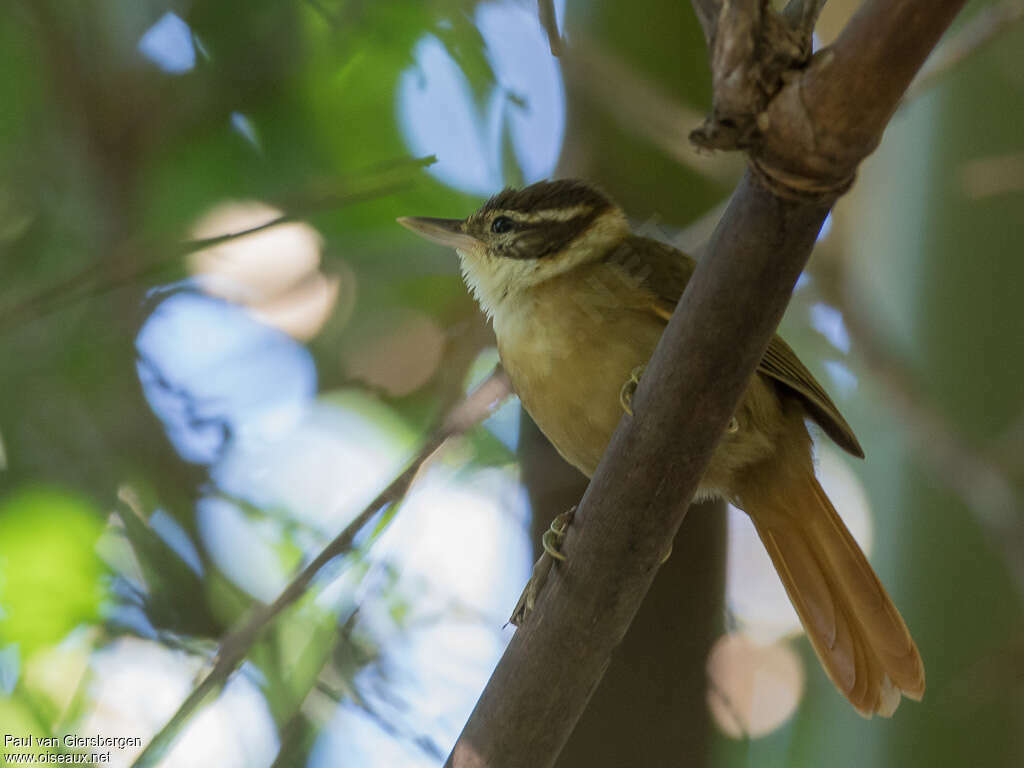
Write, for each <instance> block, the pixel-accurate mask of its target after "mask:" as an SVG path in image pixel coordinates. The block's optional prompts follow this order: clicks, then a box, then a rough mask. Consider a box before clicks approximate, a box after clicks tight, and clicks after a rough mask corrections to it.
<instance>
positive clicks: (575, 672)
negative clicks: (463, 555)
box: [447, 0, 964, 768]
mask: <svg viewBox="0 0 1024 768" xmlns="http://www.w3.org/2000/svg"><path fill="white" fill-rule="evenodd" d="M963 2H964V0H866V2H865V3H864V5H862V6H861V9H860V11H859V12H858V13H857V14H856V15H855V16H854V17H853V19H851V21H850V22H849V24H848V26H847V27H846V29H845V30H844V32H843V33H842V34H841V35H840V37H839V39H838V40H837V42H836V44H835V45H834V46H833V47H832V48H830V49H828V50H827V51H825V52H823V53H822V54H819V55H818V56H816V57H815V58H814V59H813V60H812V62H811V64H810V66H807V67H806V68H804V69H798V70H795V71H786V72H779V73H778V78H779V82H781V83H782V87H781V89H780V90H779V91H778V94H777V96H776V97H774V98H772V99H770V100H769V102H768V104H767V107H766V108H765V109H764V112H763V113H764V114H767V115H769V116H770V119H769V120H768V121H767V122H766V121H765V120H763V119H762V117H761V115H762V113H761V112H755V113H754V114H753V120H754V122H755V124H756V125H757V132H758V147H767V148H770V149H771V150H772V152H771V153H769V154H768V155H767V156H766V157H767V159H768V160H771V159H773V158H774V157H776V156H777V157H778V160H779V161H780V162H782V165H781V167H782V168H783V169H790V170H792V171H794V172H796V174H797V175H795V176H794V178H795V179H796V181H797V184H796V185H787V184H785V183H784V181H785V180H780V179H778V178H777V177H775V176H773V175H769V174H768V173H767V172H766V171H765V170H763V169H762V170H760V172H756V173H748V174H747V175H746V176H745V177H744V179H743V180H742V181H741V182H740V184H739V187H738V188H737V190H736V192H735V193H734V195H733V198H732V200H731V203H730V205H729V208H728V209H727V210H726V213H725V215H724V217H723V219H722V221H721V222H720V224H719V226H718V228H717V229H716V231H715V234H714V236H713V237H712V240H711V243H710V245H709V247H708V251H707V254H706V255H705V257H704V258H703V259H702V260H701V262H700V263H699V265H698V267H697V269H696V271H695V273H694V275H693V278H692V279H691V281H690V283H689V285H688V286H687V288H686V291H685V293H684V295H683V298H682V299H681V300H680V302H679V305H678V307H677V308H676V311H675V313H674V315H673V317H672V319H671V321H670V322H669V325H668V327H667V329H666V330H665V333H664V335H663V336H662V339H661V341H660V343H659V345H658V348H657V350H656V351H655V353H654V356H653V358H652V359H651V362H650V364H649V365H648V367H647V369H646V371H645V372H644V376H643V378H642V380H641V382H640V386H639V387H638V389H637V391H636V394H635V395H634V398H633V409H634V413H635V417H633V418H624V419H623V421H622V423H620V425H619V428H618V429H617V430H616V432H615V435H614V436H613V438H612V441H611V444H610V446H609V448H608V451H607V453H606V454H605V457H604V459H603V460H602V462H601V465H600V466H599V467H598V470H597V472H596V473H595V475H594V478H593V480H592V481H591V483H590V486H589V487H588V489H587V492H586V494H585V496H584V497H583V501H582V502H581V504H580V507H579V510H578V512H577V514H576V519H575V522H574V524H573V525H572V527H570V529H569V532H568V535H567V536H566V539H565V542H564V545H563V551H564V553H565V554H566V555H567V557H568V560H567V561H566V562H565V563H563V564H560V565H559V567H557V568H555V569H553V571H552V578H551V579H550V580H549V582H548V586H547V588H546V590H545V591H544V592H543V593H542V594H541V596H540V599H539V600H538V602H537V605H536V608H535V610H534V612H533V614H531V616H530V618H529V620H528V621H527V622H525V624H524V625H523V626H522V627H521V628H520V629H519V630H518V631H517V632H516V634H515V636H514V637H513V638H512V642H511V643H510V644H509V646H508V648H507V649H506V651H505V655H504V656H503V657H502V660H501V662H500V663H499V664H498V666H497V668H496V669H495V671H494V674H493V675H492V677H491V679H490V681H489V682H488V684H487V687H486V689H485V690H484V692H483V694H482V695H481V697H480V700H479V701H478V702H477V705H476V708H475V709H474V711H473V713H472V715H470V718H469V721H468V722H467V723H466V726H465V728H464V730H463V732H462V734H461V736H460V737H459V740H458V742H457V743H456V745H455V748H454V750H453V751H452V754H451V755H450V756H449V758H448V762H447V765H448V766H451V767H452V768H481V767H484V766H486V767H487V768H496V767H497V766H501V768H519V767H520V766H522V767H523V768H527V767H528V768H546V767H547V766H551V765H552V764H553V763H554V761H555V760H556V758H557V756H558V754H559V752H560V751H561V749H562V747H563V745H564V744H565V742H566V739H567V738H568V737H569V734H570V733H571V732H572V729H573V727H574V726H575V724H576V722H577V720H578V719H579V717H580V714H581V713H582V711H583V709H584V708H585V707H586V705H587V702H588V701H589V699H590V696H591V694H592V693H593V691H594V688H595V687H596V685H597V683H598V682H599V681H600V680H601V677H602V675H603V674H604V671H605V669H606V667H607V665H608V663H609V660H610V658H611V655H612V652H613V651H614V650H615V648H616V646H617V645H618V644H619V643H620V641H621V640H622V638H623V636H624V635H625V633H626V630H627V629H628V627H629V625H630V622H631V621H632V619H633V616H634V615H635V613H636V611H637V608H638V607H639V605H640V603H641V601H642V600H643V597H644V595H645V594H646V593H647V591H648V589H649V588H650V585H651V583H652V581H653V579H654V576H655V574H656V573H657V571H658V568H659V562H660V560H661V558H662V556H663V554H664V552H665V551H666V550H667V548H668V545H669V542H670V541H671V540H672V538H673V536H674V535H675V533H676V531H677V529H678V528H679V525H680V523H681V522H682V520H683V517H684V516H685V514H686V507H687V502H688V501H689V499H690V498H691V497H692V495H693V492H694V490H695V489H696V487H697V484H698V482H699V480H700V478H701V476H702V475H703V472H704V470H705V468H706V466H707V463H708V461H709V459H710V456H711V452H712V450H713V449H714V447H715V445H716V443H717V442H718V438H719V436H720V435H721V434H722V431H723V430H724V428H725V426H726V423H727V422H728V420H729V418H730V417H731V415H732V413H733V411H734V409H735V408H736V405H737V403H738V402H739V399H740V397H741V395H742V393H743V391H744V389H745V388H746V385H747V382H748V380H749V379H750V376H751V374H752V373H753V371H754V368H755V366H756V365H757V363H758V362H759V360H760V358H761V356H762V354H763V352H764V349H765V348H766V346H767V344H768V341H769V339H770V337H771V335H772V332H773V331H774V330H775V327H776V325H777V323H778V321H779V319H780V317H781V316H782V313H783V310H784V309H785V307H786V304H787V303H788V301H789V296H790V293H791V291H792V288H793V285H794V284H795V282H796V279H797V277H798V276H799V274H800V272H801V270H802V269H803V267H804V264H805V263H806V261H807V258H808V256H809V255H810V252H811V248H812V247H813V245H814V241H815V238H816V236H817V233H818V230H819V229H820V227H821V224H822V222H823V221H824V218H825V215H826V214H827V212H828V210H829V208H830V207H831V205H832V202H833V201H834V199H835V196H836V195H837V194H838V193H839V192H840V191H841V190H842V189H844V188H845V186H846V185H848V183H849V180H850V179H851V178H852V176H853V173H854V172H855V170H856V166H857V163H858V162H859V161H860V160H861V159H862V158H863V157H864V156H865V155H866V154H868V153H869V152H870V151H871V149H873V148H874V147H875V145H877V143H878V141H879V140H880V138H881V134H882V131H883V130H884V128H885V125H886V122H887V120H888V118H889V116H890V115H891V114H892V112H893V111H894V110H895V108H896V105H897V103H898V102H899V99H900V97H901V96H902V94H903V92H904V90H905V89H906V87H907V85H908V84H909V83H910V80H911V79H912V77H913V75H914V73H915V72H916V70H917V69H918V67H920V66H921V64H922V63H923V61H924V60H925V58H926V56H927V55H928V52H929V51H930V50H931V48H932V47H933V46H934V44H935V42H936V41H937V40H938V38H939V37H940V36H941V34H942V32H943V30H945V28H946V27H947V26H948V25H949V23H950V22H951V21H952V19H953V17H954V16H955V15H956V13H957V11H959V9H960V7H961V6H962V5H963ZM695 5H697V6H698V7H702V6H703V5H705V4H704V3H701V2H699V0H695ZM724 8H725V9H730V8H731V9H732V11H733V13H734V14H737V13H741V12H742V11H743V10H744V9H745V10H746V11H747V13H748V15H747V16H746V18H739V17H738V16H735V15H733V16H732V17H730V19H729V21H728V23H726V20H727V14H726V11H725V10H723V12H722V15H721V17H720V18H719V19H718V24H717V32H716V33H715V34H713V35H712V46H711V47H712V50H713V62H714V63H715V64H716V65H717V64H718V63H720V62H722V61H726V60H728V62H729V63H730V65H735V66H738V69H736V70H735V71H736V72H738V73H740V75H741V77H740V81H741V82H740V87H741V90H742V89H743V88H746V87H747V85H748V84H749V83H747V84H745V83H744V82H742V81H743V73H744V71H746V72H748V73H749V72H751V71H752V69H750V68H749V67H748V66H747V65H748V64H750V62H746V63H744V62H737V60H736V59H735V58H729V57H728V56H724V55H719V54H722V53H723V51H722V48H721V46H719V45H718V43H719V41H718V40H717V39H716V37H717V35H720V34H723V31H724V32H726V33H731V32H730V30H731V31H733V32H734V31H736V30H742V29H743V28H744V24H746V25H747V26H746V28H747V29H748V33H749V34H751V35H758V36H759V37H757V38H756V39H757V40H758V41H759V42H758V45H755V46H753V47H752V48H749V47H748V50H749V51H751V54H750V55H751V56H753V55H754V53H755V52H756V54H757V55H758V57H759V58H758V60H757V61H759V62H761V63H764V62H765V61H769V62H771V61H775V60H776V59H778V58H781V57H785V56H786V55H788V54H789V53H791V52H792V51H791V49H790V47H791V44H792V42H793V41H792V39H786V36H785V35H774V36H773V35H769V36H768V37H760V35H761V33H762V32H764V31H765V26H764V24H763V23H762V21H761V20H759V18H758V16H759V14H760V12H761V9H762V6H761V5H760V4H759V3H758V2H754V3H751V2H747V1H746V0H735V1H734V2H730V3H727V4H725V6H724ZM763 17H764V18H769V17H771V13H770V12H767V13H765V14H764V15H763ZM772 18H774V19H775V21H778V19H779V18H780V17H779V16H777V15H776V16H774V17H772ZM775 21H772V22H770V23H769V25H768V26H769V27H771V28H773V25H774V24H775ZM787 23H788V22H787ZM771 28H770V29H769V32H772V29H771ZM705 29H707V25H706V26H705ZM776 31H777V30H776ZM748 33H745V34H748ZM772 41H778V42H779V45H780V46H781V47H780V49H779V50H778V51H775V52H764V51H761V50H759V48H760V47H762V46H763V45H764V44H768V43H771V42H772ZM741 42H742V41H741ZM798 42H799V41H798ZM725 75H726V73H725V72H724V71H719V72H716V73H715V83H716V87H723V88H728V87H729V85H730V81H729V78H728V77H726V76H725ZM787 92H788V94H787ZM717 95H718V94H716V97H717ZM794 96H797V97H801V96H802V98H796V99H795V100H794ZM782 97H784V98H782ZM780 98H781V102H780ZM758 100H759V98H755V99H754V100H753V102H752V106H753V107H754V108H755V109H757V108H758ZM776 102H780V103H776ZM749 117H750V116H748V118H749ZM794 126H795V127H798V128H800V129H801V130H804V131H806V136H804V135H803V134H801V133H799V132H798V133H795V134H794V133H789V132H790V131H792V129H793V127H794ZM807 137H810V139H812V140H811V141H810V144H809V145H808V144H807V143H806V142H804V143H803V144H801V146H800V148H801V149H802V150H806V149H807V147H808V146H810V148H811V150H813V153H812V156H811V158H809V159H808V160H802V159H801V158H800V157H799V155H798V154H794V153H787V152H784V151H782V150H781V149H780V144H781V143H782V142H783V140H785V139H787V138H788V139H789V140H792V141H796V140H799V139H806V138H807ZM814 139H820V140H821V141H822V142H824V143H823V144H821V145H819V144H818V143H816V141H814ZM753 159H754V160H755V161H761V160H762V159H763V158H762V157H761V155H760V154H759V153H758V152H757V149H756V148H755V154H754V158H753ZM772 170H775V168H774V167H772ZM800 174H802V175H800ZM837 180H838V181H839V182H841V183H836V181H837ZM808 189H812V190H817V194H814V195H807V194H806V191H807V190H808Z"/></svg>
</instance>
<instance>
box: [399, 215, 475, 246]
mask: <svg viewBox="0 0 1024 768" xmlns="http://www.w3.org/2000/svg"><path fill="white" fill-rule="evenodd" d="M398 223H399V224H401V225H402V226H403V227H405V228H406V229H408V230H411V231H413V232H415V233H416V234H417V235H419V236H420V237H425V238H426V239H427V240H430V241H432V242H435V243H438V244H440V245H447V246H449V247H450V248H458V249H462V250H469V249H471V248H473V247H474V246H477V245H479V244H480V241H479V240H477V239H476V238H475V237H473V236H472V235H467V234H466V233H465V232H464V231H463V230H462V220H461V219H428V218H424V217H421V216H403V217H402V218H400V219H398Z"/></svg>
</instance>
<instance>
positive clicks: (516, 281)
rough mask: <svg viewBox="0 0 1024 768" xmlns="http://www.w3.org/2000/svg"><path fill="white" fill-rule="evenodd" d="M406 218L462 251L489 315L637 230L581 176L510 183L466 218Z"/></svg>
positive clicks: (464, 265)
mask: <svg viewBox="0 0 1024 768" xmlns="http://www.w3.org/2000/svg"><path fill="white" fill-rule="evenodd" d="M398 223H399V224H401V225H402V226H404V227H406V228H407V229H411V230H412V231H413V232H415V233H416V234H418V235H421V236H423V237H425V238H427V239H428V240H432V241H434V242H436V243H440V244H442V245H448V246H451V247H453V248H455V249H456V251H457V252H458V254H459V258H460V261H461V265H462V275H463V278H465V280H466V284H467V285H468V286H469V287H470V289H471V290H472V291H473V295H474V296H476V298H477V301H479V302H480V306H481V307H482V308H483V309H484V311H485V312H486V313H487V314H488V315H493V314H495V313H496V312H498V311H499V310H500V308H501V305H502V303H503V302H505V301H506V300H507V299H509V298H510V297H514V296H516V295H517V294H521V293H522V292H524V291H528V290H530V289H531V288H533V287H535V286H537V285H539V284H540V283H543V282H544V281H546V280H550V279H551V278H553V277H556V276H558V275H561V274H564V273H565V272H567V271H568V270H571V269H573V268H574V267H577V266H579V265H580V264H584V263H586V262H588V261H593V260H596V259H599V258H601V257H602V256H603V255H604V254H605V253H607V252H608V250H609V249H610V248H613V247H614V246H615V245H617V244H618V243H619V242H620V241H621V240H622V239H623V238H624V237H626V235H628V234H629V223H628V222H627V221H626V217H625V215H624V214H623V212H622V210H621V209H620V208H618V206H616V205H615V204H614V203H613V202H612V201H611V200H609V199H608V198H607V197H606V196H605V195H604V193H602V192H601V191H599V190H598V189H596V188H595V187H593V186H591V185H589V184H586V183H584V182H582V181H578V180H573V179H565V180H561V181H542V182H538V183H537V184H532V185H530V186H529V187H525V188H523V189H519V190H516V189H506V190H505V191H503V192H501V193H499V194H497V195H495V196H494V197H492V198H491V199H490V200H488V201H487V202H486V203H484V204H483V206H481V208H480V209H479V210H477V211H476V212H475V213H473V214H471V215H470V216H468V217H467V218H465V219H428V218H401V219H399V220H398Z"/></svg>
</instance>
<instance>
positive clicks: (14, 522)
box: [0, 486, 105, 654]
mask: <svg viewBox="0 0 1024 768" xmlns="http://www.w3.org/2000/svg"><path fill="white" fill-rule="evenodd" d="M101 530H102V524H101V523H100V519H99V516H98V515H97V513H96V509H95V507H94V506H93V505H92V503H91V502H89V501H88V500H87V499H85V498H83V497H81V496H77V495H73V494H69V493H67V492H63V491H58V490H55V489H53V488H47V487H44V486H38V487H26V488H23V489H21V490H19V491H16V492H14V493H10V494H7V495H6V496H5V497H4V498H3V499H2V500H0V585H2V586H0V607H2V608H3V619H2V620H0V642H3V643H16V644H18V645H19V646H20V647H21V648H22V650H23V652H24V653H25V654H31V653H32V652H33V651H35V650H36V649H38V648H40V647H42V646H45V645H49V644H52V643H57V642H60V640H62V639H63V638H64V636H65V635H67V633H68V632H70V631H71V630H72V629H73V628H74V627H76V626H78V625H79V624H82V623H88V622H94V621H96V620H97V619H98V618H99V606H100V601H101V600H102V598H103V595H104V590H103V584H102V576H103V573H104V570H105V569H104V567H103V564H102V562H101V561H100V559H99V557H98V556H97V554H96V551H95V546H96V541H97V539H98V538H99V535H100V531H101Z"/></svg>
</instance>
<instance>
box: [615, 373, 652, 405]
mask: <svg viewBox="0 0 1024 768" xmlns="http://www.w3.org/2000/svg"><path fill="white" fill-rule="evenodd" d="M645 367H646V366H643V365H638V366H637V367H636V368H634V369H633V370H632V371H630V372H629V378H628V379H626V383H625V384H623V385H622V389H620V390H619V404H620V405H621V406H622V410H624V411H625V412H626V413H628V414H629V415H630V416H632V415H633V393H634V392H636V388H637V386H638V385H639V384H640V377H641V376H642V375H643V373H644V368H645Z"/></svg>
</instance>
